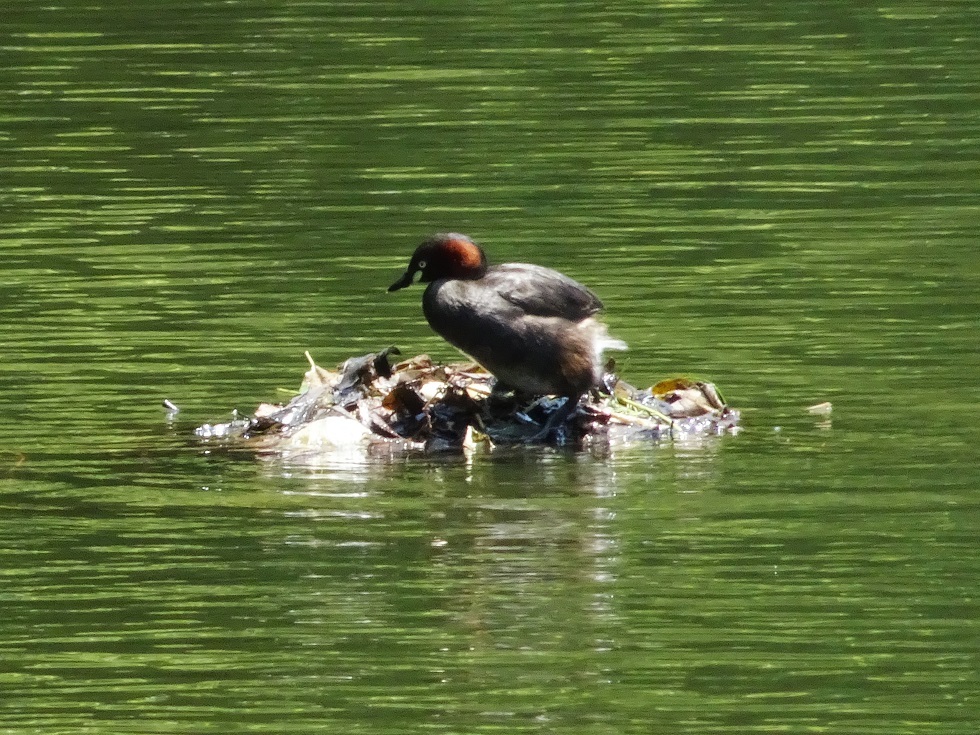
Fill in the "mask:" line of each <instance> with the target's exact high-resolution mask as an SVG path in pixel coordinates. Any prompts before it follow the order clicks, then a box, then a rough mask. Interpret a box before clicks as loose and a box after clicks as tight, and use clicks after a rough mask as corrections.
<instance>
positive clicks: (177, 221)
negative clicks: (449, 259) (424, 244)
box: [0, 1, 980, 735]
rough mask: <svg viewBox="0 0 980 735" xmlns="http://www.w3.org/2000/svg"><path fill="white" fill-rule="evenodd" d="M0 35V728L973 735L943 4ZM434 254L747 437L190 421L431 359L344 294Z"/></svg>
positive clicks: (959, 299)
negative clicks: (590, 324) (565, 444)
mask: <svg viewBox="0 0 980 735" xmlns="http://www.w3.org/2000/svg"><path fill="white" fill-rule="evenodd" d="M0 33H2V35H0V47H2V48H3V52H4V57H5V64H4V65H3V69H2V70H0V79H2V82H3V83H2V84H0V102H2V107H0V110H2V111H0V146H2V149H3V154H4V155H3V159H2V160H0V176H2V180H3V187H2V189H0V202H2V205H3V217H2V220H0V255H2V265H0V268H2V271H0V272H2V280H0V296H2V298H0V314H2V323H3V331H2V338H0V341H2V346H3V363H4V370H3V371H2V372H0V406H2V408H3V410H4V415H5V416H6V419H7V431H6V438H5V439H4V440H3V442H2V444H0V462H2V464H0V508H2V511H3V512H2V513H0V554H2V555H3V563H2V564H0V601H2V608H0V609H2V610H3V615H2V616H0V662H2V663H0V684H2V690H3V696H2V701H0V729H2V730H4V731H5V732H45V733H48V732H72V733H75V732H100V733H102V732H133V733H137V732H138V733H147V732H161V733H164V732H165V733H188V732H215V733H235V732H269V733H272V732H283V731H286V730H289V731H294V732H345V733H360V732H364V733H389V732H390V733H405V732H445V733H457V732H458V733H463V732H467V733H469V732H491V731H497V732H499V731H504V732H516V733H520V732H556V733H558V732H560V733H569V732H582V733H650V732H685V733H687V732H689V733H699V734H701V733H745V732H764V733H770V732H783V731H785V732H842V733H843V732H848V733H852V732H862V733H882V734H883V735H885V734H887V735H895V734H896V733H915V734H918V733H937V735H938V734H939V733H942V734H943V735H947V734H949V733H953V734H954V735H955V734H959V733H962V734H963V735H974V733H976V732H977V731H978V729H980V715H978V712H980V708H978V699H977V698H978V694H980V682H978V678H980V677H978V674H977V672H978V670H980V669H978V666H977V650H978V645H977V643H978V641H977V624H976V621H977V620H978V619H980V606H978V602H977V594H976V591H977V583H976V580H977V578H978V572H980V569H978V563H977V554H976V539H977V538H978V536H980V520H978V519H980V502H978V496H977V490H978V488H977V457H978V455H977V450H976V447H977V442H978V440H980V432H978V430H977V428H976V420H975V414H976V411H977V408H978V407H980V388H978V385H980V370H978V367H977V359H976V353H977V348H976V345H977V341H978V338H980V329H978V322H980V319H978V315H980V256H978V248H977V240H976V232H977V227H978V225H980V185H978V183H977V182H978V181H980V154H978V151H980V117H978V113H977V109H976V101H977V99H978V94H980V83H978V82H977V74H976V71H977V69H978V68H980V14H978V11H977V10H975V9H974V8H973V7H972V6H971V5H970V4H968V3H959V4H952V3H930V2H925V3H916V4H892V5H882V6H876V7H867V8H865V7H863V6H854V5H852V4H847V3H843V2H839V1H828V2H801V3H789V4H783V5H766V4H752V3H749V4H745V3H723V2H718V3H697V2H691V3H658V4H652V5H650V6H649V7H647V6H644V7H640V6H637V5H635V4H628V3H605V4H603V5H602V7H599V6H593V5H590V4H580V3H575V4H567V5H563V4H550V5H549V4H527V3H525V4H502V3H490V2H484V3H474V4H467V5H465V6H458V5H448V4H442V5H440V4H430V5H428V6H425V7H421V6H419V7H416V6H414V5H405V4H385V3H363V4H355V5H351V4H347V5H334V4H330V3H317V2H311V3H284V4H267V3H261V2H242V3H196V4H192V5H181V6H179V7H178V6H174V7H166V6H160V5H154V4H152V3H136V4H132V3H103V4H101V5H100V6H98V7H96V6H84V7H83V6H77V7H76V6H74V5H73V4H65V5H63V6H61V5H49V6H38V5H36V4H30V3H15V5H14V6H13V7H12V8H10V9H7V10H5V12H4V26H3V29H2V30H0ZM446 229H453V230H460V231H463V232H467V233H469V234H471V235H473V236H474V237H475V238H476V239H478V240H479V241H481V242H483V243H484V244H485V246H486V247H487V249H488V251H489V253H490V256H491V258H493V259H495V260H497V261H504V260H527V261H533V262H539V263H542V264H545V265H549V266H552V267H555V268H558V269H560V270H562V271H565V272H567V273H569V274H571V275H573V276H575V277H576V278H579V279H580V280H582V281H584V282H586V283H588V284H589V285H590V286H592V287H593V288H594V289H595V290H596V291H597V292H598V293H599V294H600V295H601V296H602V298H603V300H604V301H605V303H606V306H607V314H606V320H607V321H608V323H609V324H610V329H611V331H612V332H613V333H614V334H615V335H617V336H618V337H621V338H623V339H625V340H626V341H628V342H629V343H630V346H631V349H630V351H629V352H628V353H625V354H624V355H623V357H622V364H621V371H622V374H623V376H624V377H625V378H626V379H628V380H631V381H632V382H634V383H636V384H638V385H646V384H649V383H652V382H654V381H656V380H658V379H660V378H663V377H666V376H668V375H673V374H692V375H697V376H699V377H705V378H708V379H711V380H713V381H715V382H716V383H717V384H718V385H719V387H721V389H722V390H723V391H724V393H725V395H726V398H728V399H729V401H731V402H732V403H733V404H734V405H735V406H737V407H738V408H740V409H741V410H742V411H743V423H744V431H743V432H742V433H741V434H739V435H737V436H733V437H731V436H730V437H723V438H714V439H709V440H702V441H689V442H677V443H673V444H663V445H658V446H652V447H647V446H642V447H636V446H632V447H614V448H613V449H612V450H611V451H610V452H609V453H601V452H592V453H582V454H576V453H574V452H570V451H550V450H508V451H504V452H497V453H495V454H492V455H489V456H487V455H483V456H478V457H475V458H473V459H471V460H469V461H467V460H463V459H457V458H433V459H420V458H417V457H416V458H411V459H404V458H396V459H387V460H377V459H374V460H372V459H365V458H363V457H358V456H328V457H323V458H322V459H321V460H319V461H317V462H313V463H302V464H300V463H295V462H288V461H284V460H277V459H276V458H263V459H260V458H256V457H253V456H251V455H250V454H247V453H240V452H229V451H227V450H224V449H221V448H219V447H202V446H200V445H199V444H198V443H196V442H195V441H194V440H193V438H192V435H191V429H192V427H193V426H195V425H196V424H198V423H202V422H204V421H213V420H223V419H225V418H226V417H227V416H228V415H229V414H230V411H231V410H232V409H234V408H238V409H240V410H243V411H248V410H251V409H252V408H253V407H254V406H255V404H256V403H257V402H259V401H261V400H269V399H272V400H275V399H281V398H284V397H286V396H288V392H287V391H289V390H295V389H296V387H297V386H298V384H299V381H300V378H301V376H302V373H303V371H304V370H305V369H306V363H305V358H304V357H303V351H304V350H306V349H309V350H310V351H311V352H312V353H313V355H314V357H316V359H317V360H318V361H319V362H320V363H321V364H325V365H331V364H333V363H336V362H339V361H341V360H343V359H344V358H346V357H348V356H351V355H354V354H360V353H364V352H368V351H373V350H376V349H378V348H380V347H384V346H386V345H388V344H392V343H394V344H397V345H398V346H400V347H401V348H402V350H403V351H404V352H406V353H416V352H423V351H424V352H429V353H430V354H432V355H433V356H434V357H436V358H438V359H447V360H448V359H454V358H455V355H454V353H453V352H452V350H451V349H450V348H448V347H447V346H446V345H444V344H443V343H441V342H440V341H439V340H438V339H437V338H435V337H434V336H433V335H432V334H431V332H430V331H429V329H428V327H427V326H426V325H425V324H424V321H423V319H422V317H421V311H420V301H419V299H420V290H419V289H410V290H407V291H403V292H399V293H398V294H387V293H385V292H384V288H385V287H386V286H387V284H388V283H390V282H391V281H392V279H393V278H394V277H395V276H397V275H398V274H399V273H400V271H401V269H403V267H404V265H405V263H406V261H407V258H408V256H409V254H410V252H411V250H412V249H413V247H414V246H415V244H416V243H417V242H418V240H419V239H420V238H421V237H422V236H423V235H424V234H426V233H428V232H432V231H437V230H446ZM281 389H286V390H285V391H284V390H281ZM164 397H167V398H170V399H172V400H174V401H176V402H177V403H178V404H179V405H180V406H181V407H182V408H183V410H182V412H181V413H180V414H178V415H177V416H176V417H173V418H170V419H168V418H167V416H166V414H165V412H164V410H163V409H162V408H161V406H160V402H161V400H162V399H163V398H164ZM821 401H831V402H832V403H833V404H834V411H833V413H832V415H831V416H830V417H829V418H828V417H823V416H814V415H810V414H807V413H806V412H805V410H804V409H805V407H806V406H808V405H810V404H814V403H817V402H821Z"/></svg>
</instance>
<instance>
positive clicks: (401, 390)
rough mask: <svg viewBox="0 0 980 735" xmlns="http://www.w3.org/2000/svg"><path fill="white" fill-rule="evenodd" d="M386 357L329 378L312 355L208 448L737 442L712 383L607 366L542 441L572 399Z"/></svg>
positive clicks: (481, 374)
mask: <svg viewBox="0 0 980 735" xmlns="http://www.w3.org/2000/svg"><path fill="white" fill-rule="evenodd" d="M399 354H400V352H399V351H398V349H397V348H395V347H388V348H387V349H384V350H382V351H380V352H377V353H371V354H368V355H364V356H362V357H354V358H351V359H349V360H347V361H346V362H344V363H343V365H341V366H340V367H339V368H338V369H337V370H335V371H332V370H325V369H324V368H322V367H320V366H319V365H317V364H316V363H315V362H314V361H313V358H312V357H310V354H309V353H308V352H307V353H306V357H307V359H308V360H309V363H310V368H309V370H307V371H306V374H305V375H304V376H303V382H302V385H301V387H300V391H299V393H298V394H297V395H296V396H295V397H294V398H293V399H292V400H290V401H289V402H288V403H286V404H284V405H283V404H268V403H263V404H261V405H260V406H258V408H256V410H255V413H254V414H253V415H251V416H247V417H238V416H236V417H234V418H233V419H232V420H231V421H228V422H226V423H219V424H205V425H203V426H200V427H198V428H197V429H196V430H195V433H196V434H197V436H198V437H200V438H201V439H202V440H209V441H216V440H221V441H224V442H233V443H235V444H237V445H241V446H246V447H251V448H253V449H255V450H257V451H260V452H273V453H280V454H289V455H293V454H296V453H327V452H331V451H334V450H340V449H350V448H358V449H367V450H370V449H372V448H374V449H383V450H385V451H386V452H391V451H421V452H426V453H440V452H455V453H462V452H468V451H473V450H476V449H478V448H480V447H484V448H486V449H492V448H493V447H494V446H496V445H515V444H535V443H548V444H556V445H570V446H587V445H590V444H595V443H596V442H607V443H608V442H611V441H616V442H641V441H645V442H651V441H660V440H665V439H677V438H683V437H690V436H706V435H711V434H722V433H730V432H735V431H736V430H737V427H738V420H739V413H738V411H736V410H733V409H731V408H729V407H728V406H727V405H726V404H725V402H724V400H723V399H722V397H721V394H720V393H719V392H718V390H717V389H716V388H715V386H714V385H712V384H711V383H703V382H699V381H693V380H688V379H684V378H672V379H670V380H664V381H661V382H660V383H657V384H656V385H654V386H653V387H651V388H647V389H645V390H638V389H637V388H635V387H633V386H631V385H629V384H628V383H626V382H624V381H622V380H620V379H619V378H618V377H617V376H616V375H615V373H614V372H613V368H614V364H613V363H612V361H610V363H609V364H608V365H607V370H606V373H605V374H604V376H603V379H602V382H601V385H600V386H599V387H598V388H597V389H595V390H593V391H592V392H590V393H589V394H587V395H586V396H584V397H583V398H582V399H581V401H580V402H579V405H578V407H577V408H576V410H574V411H572V412H570V414H569V416H568V418H567V420H565V421H564V422H563V423H562V424H561V425H560V426H555V427H553V430H551V431H545V428H546V427H547V426H549V418H551V417H552V415H553V414H554V413H555V412H556V411H558V410H559V409H561V408H562V407H563V404H564V402H565V401H566V400H568V399H566V398H555V397H539V398H534V399H529V398H524V397H522V396H519V395H515V394H513V393H505V392H501V391H495V390H494V382H495V380H494V377H493V376H492V375H491V374H490V373H488V372H486V371H485V370H484V369H483V368H481V367H480V366H479V365H476V364H474V363H462V364H451V365H438V364H435V363H433V362H432V360H431V359H429V357H428V356H427V355H418V356H416V357H413V358H411V359H409V360H403V361H401V362H397V363H395V364H392V357H393V356H397V355H399Z"/></svg>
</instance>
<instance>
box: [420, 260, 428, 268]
mask: <svg viewBox="0 0 980 735" xmlns="http://www.w3.org/2000/svg"><path fill="white" fill-rule="evenodd" d="M426 265H428V263H426V262H425V261H424V260H420V261H419V268H421V269H423V270H424V269H425V266H426Z"/></svg>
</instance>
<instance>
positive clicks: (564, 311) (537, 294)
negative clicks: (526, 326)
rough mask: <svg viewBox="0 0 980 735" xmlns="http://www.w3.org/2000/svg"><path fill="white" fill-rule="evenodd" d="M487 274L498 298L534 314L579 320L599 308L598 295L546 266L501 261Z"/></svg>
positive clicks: (600, 307)
mask: <svg viewBox="0 0 980 735" xmlns="http://www.w3.org/2000/svg"><path fill="white" fill-rule="evenodd" d="M488 275H490V277H491V280H492V284H493V287H494V289H496V291H497V293H499V294H500V296H501V297H502V298H504V299H506V300H507V301H509V302H510V303H512V304H514V305H515V306H517V307H519V308H520V309H523V310H524V311H525V312H527V313H528V314H533V315H534V316H544V317H549V316H560V317H565V318H566V319H571V320H572V321H581V320H582V319H586V318H588V317H590V316H592V315H593V314H595V313H596V312H598V311H600V310H601V309H602V302H601V301H600V300H599V297H598V296H596V295H595V294H594V293H592V292H591V291H590V290H589V289H587V288H586V287H585V286H583V285H582V284H581V283H579V282H578V281H575V280H572V279H571V278H569V277H568V276H566V275H563V274H562V273H559V272H558V271H553V270H551V269H550V268H543V267H542V266H539V265H526V264H524V263H505V264H503V265H498V266H495V267H494V268H492V269H491V271H490V273H489V274H488Z"/></svg>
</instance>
